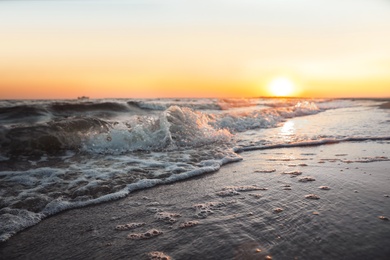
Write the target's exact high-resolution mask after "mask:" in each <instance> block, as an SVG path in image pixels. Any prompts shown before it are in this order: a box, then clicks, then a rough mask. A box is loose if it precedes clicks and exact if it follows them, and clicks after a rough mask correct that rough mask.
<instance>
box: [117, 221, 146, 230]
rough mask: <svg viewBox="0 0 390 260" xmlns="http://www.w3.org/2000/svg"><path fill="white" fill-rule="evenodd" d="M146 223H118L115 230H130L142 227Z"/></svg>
mask: <svg viewBox="0 0 390 260" xmlns="http://www.w3.org/2000/svg"><path fill="white" fill-rule="evenodd" d="M143 225H145V223H143V222H142V223H128V224H125V225H117V226H116V227H115V230H120V231H123V230H129V229H134V228H137V227H141V226H143Z"/></svg>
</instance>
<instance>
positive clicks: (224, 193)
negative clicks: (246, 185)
mask: <svg viewBox="0 0 390 260" xmlns="http://www.w3.org/2000/svg"><path fill="white" fill-rule="evenodd" d="M216 194H217V195H218V196H221V197H228V196H236V195H240V193H239V192H238V191H235V190H222V191H218V192H217V193H216Z"/></svg>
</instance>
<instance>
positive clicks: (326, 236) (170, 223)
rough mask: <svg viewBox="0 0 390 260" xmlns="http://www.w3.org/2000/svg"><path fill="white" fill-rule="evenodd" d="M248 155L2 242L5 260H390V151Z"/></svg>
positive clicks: (335, 148)
mask: <svg viewBox="0 0 390 260" xmlns="http://www.w3.org/2000/svg"><path fill="white" fill-rule="evenodd" d="M242 156H243V158H244V160H243V161H242V162H238V163H233V164H229V165H226V166H224V167H223V168H222V169H221V170H220V171H218V172H215V173H212V174H207V175H204V176H201V177H197V178H194V179H190V180H186V181H182V182H178V183H173V184H171V185H163V186H158V187H154V188H151V189H147V190H142V191H138V192H135V193H133V194H130V195H129V196H128V197H126V198H124V199H121V200H118V201H114V202H109V203H104V204H101V205H97V206H91V207H87V208H80V209H73V210H69V211H66V212H63V213H60V214H58V215H56V216H53V217H50V218H48V219H45V220H43V221H42V222H41V223H39V224H38V225H36V226H33V227H31V228H29V229H27V230H25V231H23V232H21V233H19V234H17V235H15V236H13V237H11V238H10V239H9V240H8V241H6V242H5V243H2V244H0V259H164V258H165V259H169V258H171V259H271V258H272V259H388V256H389V255H390V248H389V246H388V245H389V244H390V221H388V220H386V219H389V218H390V186H389V183H390V172H389V165H390V161H389V158H388V157H390V143H388V142H382V143H377V142H362V143H341V144H333V145H325V146H318V147H302V148H299V147H298V148H284V149H275V150H268V151H252V152H246V153H243V154H242ZM298 172H299V173H300V174H298ZM286 173H287V174H286ZM294 173H295V174H294ZM305 178H306V179H308V180H309V181H300V180H302V179H305ZM381 217H383V218H381Z"/></svg>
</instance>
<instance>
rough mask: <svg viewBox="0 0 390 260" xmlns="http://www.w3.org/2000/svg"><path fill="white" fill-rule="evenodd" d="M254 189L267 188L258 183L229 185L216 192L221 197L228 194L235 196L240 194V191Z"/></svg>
mask: <svg viewBox="0 0 390 260" xmlns="http://www.w3.org/2000/svg"><path fill="white" fill-rule="evenodd" d="M253 190H267V188H260V187H258V186H256V185H247V186H227V187H224V188H223V189H222V191H218V192H217V193H216V194H217V195H218V196H221V197H226V196H235V195H239V194H240V193H239V191H253Z"/></svg>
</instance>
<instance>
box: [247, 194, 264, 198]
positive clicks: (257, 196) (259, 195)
mask: <svg viewBox="0 0 390 260" xmlns="http://www.w3.org/2000/svg"><path fill="white" fill-rule="evenodd" d="M249 196H252V197H255V198H256V199H258V198H261V197H262V196H263V195H261V194H260V193H249Z"/></svg>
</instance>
